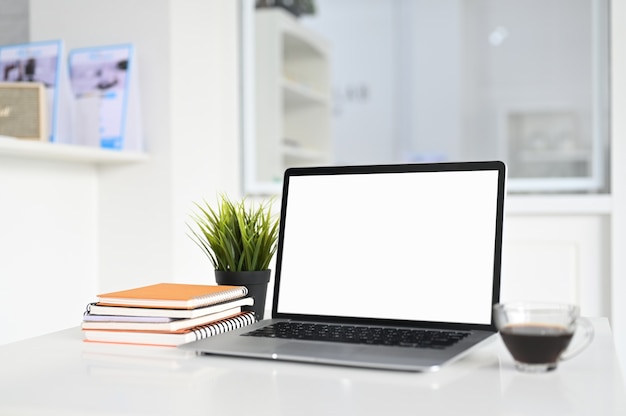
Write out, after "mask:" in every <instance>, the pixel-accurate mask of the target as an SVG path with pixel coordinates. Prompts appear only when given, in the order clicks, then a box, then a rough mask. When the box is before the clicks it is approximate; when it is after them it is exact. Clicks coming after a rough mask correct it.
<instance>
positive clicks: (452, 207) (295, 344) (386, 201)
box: [181, 161, 506, 371]
mask: <svg viewBox="0 0 626 416" xmlns="http://www.w3.org/2000/svg"><path fill="white" fill-rule="evenodd" d="M505 178H506V168H505V165H504V164H503V163H502V162H499V161H487V162H462V163H419V164H396V165H371V166H339V167H304V168H291V169H288V170H287V171H286V172H285V177H284V183H283V195H282V206H281V218H280V232H279V239H278V250H277V255H276V270H275V279H274V299H273V305H272V318H271V319H267V320H262V321H260V322H257V323H255V324H253V325H251V326H248V327H245V328H241V329H239V330H236V331H233V332H229V333H226V334H223V335H220V336H217V337H212V338H207V339H204V340H200V341H196V342H193V343H189V344H185V345H183V346H181V348H185V349H191V350H195V351H196V352H198V353H200V354H217V355H228V356H239V357H255V358H266V359H273V360H287V361H298V362H310V363H324V364H337V365H346V366H356V367H368V368H382V369H394V370H408V371H435V370H438V369H439V368H441V367H442V366H443V365H445V364H447V363H450V362H452V361H454V360H455V359H458V358H459V357H461V356H462V355H464V354H465V353H467V351H469V350H470V349H471V348H473V347H475V346H477V345H478V344H480V343H482V342H484V341H486V340H487V339H488V338H490V337H491V336H492V335H493V334H495V333H496V329H495V326H494V321H493V316H492V305H493V304H495V303H497V302H498V301H499V293H500V267H501V248H502V224H503V210H504V196H505V182H506V181H505ZM367 328H374V329H367ZM327 337H330V338H331V339H327Z"/></svg>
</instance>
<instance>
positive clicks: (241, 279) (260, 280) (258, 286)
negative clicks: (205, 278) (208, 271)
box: [215, 269, 272, 320]
mask: <svg viewBox="0 0 626 416" xmlns="http://www.w3.org/2000/svg"><path fill="white" fill-rule="evenodd" d="M271 272H272V271H271V270H269V269H267V270H253V271H242V272H229V271H225V270H215V282H216V283H217V284H218V285H230V286H245V287H247V288H248V296H250V297H252V298H253V299H254V305H253V306H244V309H245V310H248V311H253V312H254V313H255V314H256V316H257V319H259V320H261V319H263V315H264V314H265V298H266V297H267V284H268V283H269V281H270V274H271Z"/></svg>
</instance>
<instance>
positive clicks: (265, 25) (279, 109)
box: [250, 9, 331, 190]
mask: <svg viewBox="0 0 626 416" xmlns="http://www.w3.org/2000/svg"><path fill="white" fill-rule="evenodd" d="M255 67H256V71H255V72H256V80H255V85H256V87H255V88H256V89H255V109H256V111H255V117H256V123H255V124H256V138H255V149H254V150H255V151H254V159H253V163H254V164H255V165H256V166H250V167H251V168H253V171H254V172H255V174H256V177H255V182H256V183H258V184H263V185H264V186H265V187H268V188H269V189H270V190H271V189H272V188H273V189H279V188H280V185H281V181H282V177H283V172H284V170H285V169H286V168H288V167H291V166H307V165H309V166H310V165H325V164H328V163H329V162H330V156H331V130H330V117H331V109H330V103H331V94H330V90H331V89H330V64H329V47H328V44H327V43H326V41H325V40H324V39H322V38H321V37H319V36H318V35H317V34H315V33H314V32H312V31H310V30H309V29H307V28H304V27H302V26H301V25H300V24H299V23H298V21H297V20H296V19H295V18H294V17H293V16H291V15H290V14H288V13H287V12H285V11H284V10H282V9H259V10H257V11H256V13H255Z"/></svg>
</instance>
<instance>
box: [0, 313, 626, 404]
mask: <svg viewBox="0 0 626 416" xmlns="http://www.w3.org/2000/svg"><path fill="white" fill-rule="evenodd" d="M592 322H593V324H594V327H595V330H596V336H595V339H594V341H593V343H592V344H591V346H590V347H589V348H588V349H587V350H586V351H584V352H583V353H582V354H581V355H579V356H578V357H575V358H573V359H572V360H571V361H567V362H563V363H561V364H560V366H559V368H558V369H557V370H556V371H555V372H551V373H547V374H523V373H520V372H517V371H516V370H515V369H514V367H513V362H512V360H511V358H510V356H509V354H508V352H507V351H506V350H505V349H504V346H503V344H502V342H501V340H500V339H499V337H496V338H495V339H494V341H493V342H491V343H490V344H489V345H486V346H484V347H481V348H479V349H476V350H475V351H473V352H472V353H471V354H469V355H467V356H466V357H464V358H463V359H461V360H459V361H457V362H455V363H453V364H451V365H450V366H448V367H445V368H443V369H442V370H441V371H439V372H437V373H428V374H427V373H405V372H394V371H382V370H363V369H353V368H345V367H332V366H324V365H314V364H296V363H280V362H274V361H263V360H251V359H237V358H221V357H206V356H205V357H200V356H195V355H194V354H193V353H189V352H186V351H182V350H179V349H176V348H166V347H149V346H133V345H110V344H96V343H86V342H82V334H81V332H80V329H79V328H71V329H67V330H64V331H60V332H55V333H52V334H49V335H45V336H41V337H37V338H33V339H29V340H25V341H20V342H16V343H12V344H8V345H5V346H1V347H0V415H33V414H37V415H38V414H45V415H189V416H191V415H250V416H259V415H335V414H336V415H408V414H416V415H418V414H419V415H421V414H429V415H439V414H442V415H486V416H488V415H515V416H517V415H532V416H541V415H550V416H554V415H569V416H571V415H585V416H589V415H592V416H596V415H597V416H610V415H620V416H624V415H626V392H625V389H624V381H623V377H622V374H621V373H620V367H619V365H618V361H617V356H616V354H615V348H614V345H613V337H612V334H611V330H610V327H609V324H608V321H607V319H606V318H595V319H592Z"/></svg>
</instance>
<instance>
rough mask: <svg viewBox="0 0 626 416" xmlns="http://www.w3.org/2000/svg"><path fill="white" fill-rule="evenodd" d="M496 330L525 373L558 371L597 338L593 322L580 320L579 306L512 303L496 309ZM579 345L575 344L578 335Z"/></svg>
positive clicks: (494, 308) (501, 304)
mask: <svg viewBox="0 0 626 416" xmlns="http://www.w3.org/2000/svg"><path fill="white" fill-rule="evenodd" d="M493 310H494V319H495V322H496V327H497V328H498V331H499V332H500V336H501V337H502V341H503V342H504V345H505V346H506V347H507V349H508V350H509V352H510V353H511V355H512V356H513V359H514V360H515V367H516V368H517V369H518V370H520V371H524V372H536V373H541V372H546V371H551V370H554V369H556V368H557V366H558V363H559V361H563V360H568V359H570V358H572V357H574V356H575V355H577V354H578V353H580V352H581V351H582V350H584V349H585V348H586V347H587V346H588V345H589V344H590V343H591V341H592V339H593V327H592V326H591V323H590V322H589V321H588V320H587V319H585V318H582V317H580V308H579V307H578V306H576V305H568V304H559V303H533V302H511V303H500V304H496V305H494V307H493ZM575 333H576V334H580V335H581V336H580V337H579V336H578V335H577V336H576V342H575V344H572V339H573V338H574V334H575Z"/></svg>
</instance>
